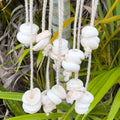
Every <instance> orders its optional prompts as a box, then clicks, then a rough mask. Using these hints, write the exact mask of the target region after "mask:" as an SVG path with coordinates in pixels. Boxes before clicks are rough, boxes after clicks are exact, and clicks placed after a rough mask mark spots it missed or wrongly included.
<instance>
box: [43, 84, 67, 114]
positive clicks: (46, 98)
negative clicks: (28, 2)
mask: <svg viewBox="0 0 120 120" xmlns="http://www.w3.org/2000/svg"><path fill="white" fill-rule="evenodd" d="M65 98H66V91H65V89H64V88H63V87H62V86H60V85H54V86H53V87H52V88H51V89H50V90H48V91H47V90H45V91H43V92H42V103H43V110H44V112H45V113H46V114H47V115H48V114H49V113H50V112H51V111H52V110H54V109H55V108H56V105H58V104H60V103H61V102H62V100H63V99H65Z"/></svg>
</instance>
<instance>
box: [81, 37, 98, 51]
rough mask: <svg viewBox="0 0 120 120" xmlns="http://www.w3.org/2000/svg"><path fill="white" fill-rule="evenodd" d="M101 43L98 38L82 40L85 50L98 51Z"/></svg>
mask: <svg viewBox="0 0 120 120" xmlns="http://www.w3.org/2000/svg"><path fill="white" fill-rule="evenodd" d="M99 42H100V40H99V38H98V37H93V38H89V39H87V38H83V39H81V44H82V46H83V47H84V49H91V50H94V49H97V48H98V46H99Z"/></svg>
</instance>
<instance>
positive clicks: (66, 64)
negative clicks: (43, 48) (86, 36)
mask: <svg viewBox="0 0 120 120" xmlns="http://www.w3.org/2000/svg"><path fill="white" fill-rule="evenodd" d="M84 58H85V57H84V53H83V52H82V51H81V50H78V49H75V50H74V49H71V50H69V51H68V53H67V54H66V55H65V59H64V60H63V61H62V67H63V68H64V76H65V81H68V80H69V77H70V76H71V74H72V72H75V73H76V72H79V70H80V64H81V60H83V59H84Z"/></svg>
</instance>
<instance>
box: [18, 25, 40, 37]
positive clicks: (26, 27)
mask: <svg viewBox="0 0 120 120" xmlns="http://www.w3.org/2000/svg"><path fill="white" fill-rule="evenodd" d="M32 28H33V30H32V34H37V32H38V30H39V27H38V26H37V25H36V24H33V26H32ZM19 30H20V32H21V33H23V34H26V35H30V34H31V25H30V23H24V24H22V25H21V26H20V28H19Z"/></svg>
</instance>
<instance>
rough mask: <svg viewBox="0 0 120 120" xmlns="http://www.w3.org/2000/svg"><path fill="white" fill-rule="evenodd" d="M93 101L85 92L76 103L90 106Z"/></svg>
mask: <svg viewBox="0 0 120 120" xmlns="http://www.w3.org/2000/svg"><path fill="white" fill-rule="evenodd" d="M93 100H94V96H93V95H92V94H91V93H90V92H88V91H86V92H85V93H84V94H83V96H82V97H81V98H80V99H79V100H78V101H79V102H80V103H84V104H86V103H87V104H90V103H91V102H92V101H93Z"/></svg>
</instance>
